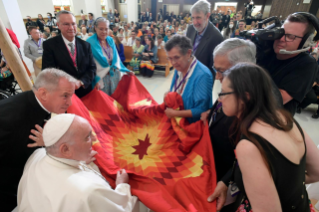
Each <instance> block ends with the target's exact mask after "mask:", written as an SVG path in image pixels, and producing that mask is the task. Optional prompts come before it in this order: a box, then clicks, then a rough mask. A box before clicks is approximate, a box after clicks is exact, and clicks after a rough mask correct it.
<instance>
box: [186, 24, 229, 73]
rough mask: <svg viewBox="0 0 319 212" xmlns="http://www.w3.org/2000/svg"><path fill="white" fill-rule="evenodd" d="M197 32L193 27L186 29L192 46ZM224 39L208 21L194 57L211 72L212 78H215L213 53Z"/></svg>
mask: <svg viewBox="0 0 319 212" xmlns="http://www.w3.org/2000/svg"><path fill="white" fill-rule="evenodd" d="M196 35H197V32H196V30H195V28H194V26H193V25H190V26H189V27H188V28H187V32H186V36H187V37H188V38H190V39H191V41H192V45H194V42H195V38H196ZM223 40H224V38H223V36H222V34H221V33H220V32H219V30H218V29H217V28H216V27H215V26H214V25H213V24H212V23H211V22H210V21H209V22H208V25H207V29H206V31H205V34H204V36H203V38H202V39H201V41H200V43H199V45H198V47H197V50H196V52H195V57H196V58H197V59H198V60H199V61H200V62H201V63H203V64H204V65H205V66H207V68H209V70H210V71H211V72H212V74H213V76H214V77H215V74H216V73H215V72H214V71H213V68H212V67H213V65H214V60H213V52H214V49H215V47H216V46H217V45H218V44H220V43H221V42H223Z"/></svg>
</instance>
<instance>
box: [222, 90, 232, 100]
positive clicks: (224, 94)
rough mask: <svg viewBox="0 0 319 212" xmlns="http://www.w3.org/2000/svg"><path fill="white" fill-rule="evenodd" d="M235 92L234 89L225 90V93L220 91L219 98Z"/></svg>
mask: <svg viewBox="0 0 319 212" xmlns="http://www.w3.org/2000/svg"><path fill="white" fill-rule="evenodd" d="M234 93H235V92H234V91H232V92H225V93H222V92H220V93H219V94H218V98H220V99H222V98H223V97H225V96H227V95H229V94H234Z"/></svg>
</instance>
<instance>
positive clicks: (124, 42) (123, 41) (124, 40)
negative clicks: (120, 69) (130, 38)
mask: <svg viewBox="0 0 319 212" xmlns="http://www.w3.org/2000/svg"><path fill="white" fill-rule="evenodd" d="M117 37H118V38H119V40H120V42H121V44H123V46H127V41H126V39H125V38H124V36H122V35H118V36H117Z"/></svg>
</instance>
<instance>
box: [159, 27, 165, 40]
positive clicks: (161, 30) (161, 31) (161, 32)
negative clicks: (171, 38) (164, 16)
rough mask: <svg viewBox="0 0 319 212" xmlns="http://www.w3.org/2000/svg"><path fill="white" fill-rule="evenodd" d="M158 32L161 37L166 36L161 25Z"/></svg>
mask: <svg viewBox="0 0 319 212" xmlns="http://www.w3.org/2000/svg"><path fill="white" fill-rule="evenodd" d="M159 34H160V35H161V36H162V37H163V38H164V37H165V36H166V35H165V31H164V28H163V27H161V28H160V31H159Z"/></svg>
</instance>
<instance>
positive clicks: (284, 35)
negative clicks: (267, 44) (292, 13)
mask: <svg viewBox="0 0 319 212" xmlns="http://www.w3.org/2000/svg"><path fill="white" fill-rule="evenodd" d="M287 35H293V34H284V35H283V36H285V41H286V42H294V41H295V39H296V38H301V39H303V37H300V36H297V35H293V36H295V37H294V39H292V41H287Z"/></svg>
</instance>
